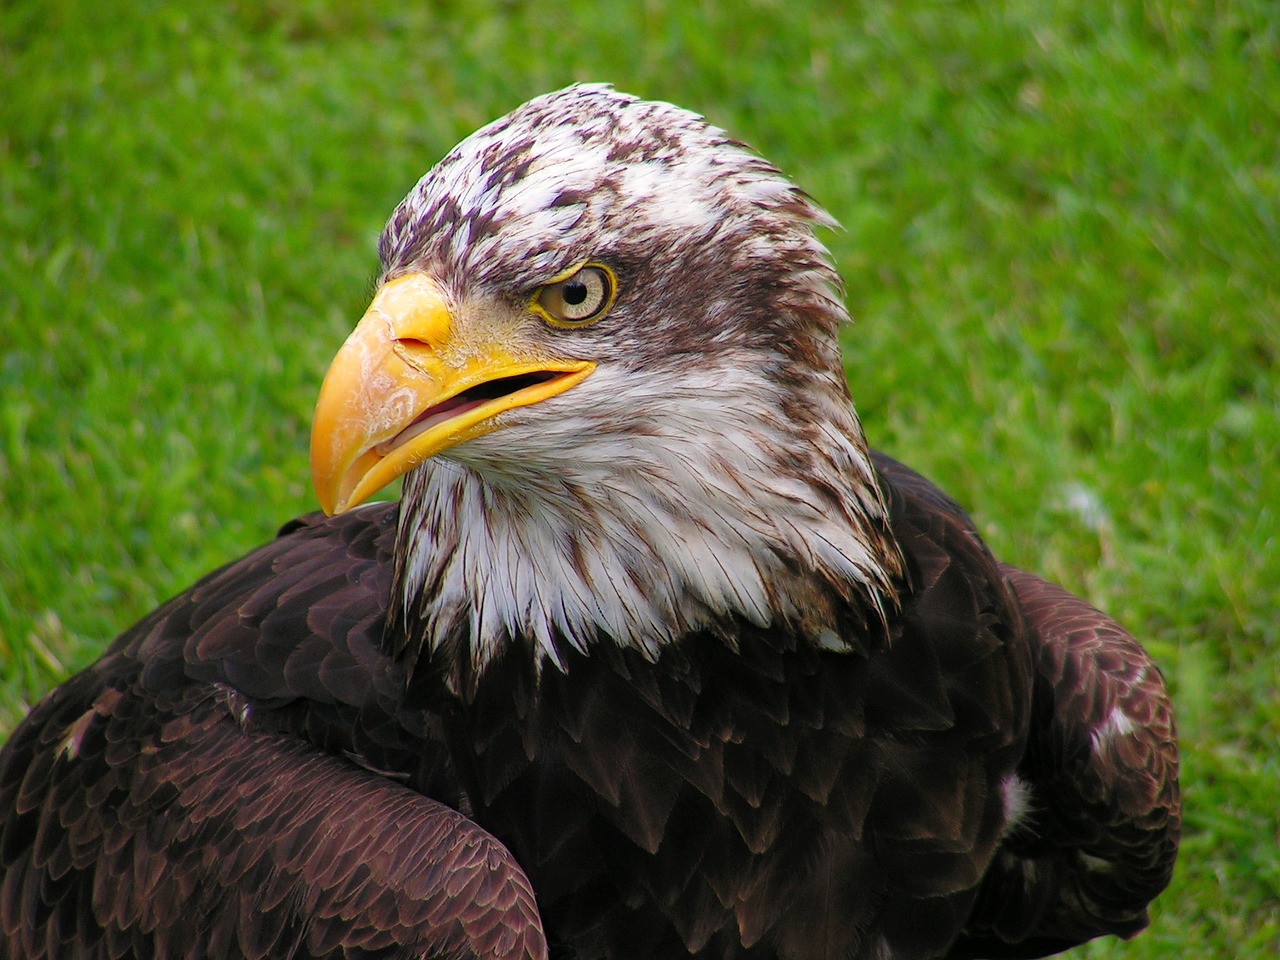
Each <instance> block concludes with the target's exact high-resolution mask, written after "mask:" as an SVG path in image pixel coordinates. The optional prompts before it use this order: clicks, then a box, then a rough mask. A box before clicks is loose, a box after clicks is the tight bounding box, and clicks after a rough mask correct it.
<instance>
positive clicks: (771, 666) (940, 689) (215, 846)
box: [0, 85, 1179, 960]
mask: <svg viewBox="0 0 1280 960" xmlns="http://www.w3.org/2000/svg"><path fill="white" fill-rule="evenodd" d="M830 223H831V221H830V220H829V218H828V217H827V216H826V215H825V214H824V213H823V212H822V211H821V210H819V209H818V207H817V206H816V205H815V204H814V203H813V202H812V201H811V200H810V199H809V198H808V197H807V196H806V195H805V194H804V193H802V192H801V191H800V190H798V189H797V188H796V187H795V186H793V185H792V184H791V183H790V182H788V181H787V180H786V179H785V178H784V177H783V176H782V175H781V174H780V173H779V172H778V171H777V170H776V169H775V168H774V167H772V166H770V165H769V164H768V163H766V162H765V161H764V160H762V159H761V158H760V157H759V156H757V155H755V154H754V153H752V152H750V151H749V150H747V149H746V148H745V147H743V146H742V145H741V144H739V143H737V142H735V141H734V140H732V139H730V138H729V137H728V136H727V135H726V134H725V133H723V132H722V131H720V130H718V129H716V128H714V127H712V126H710V125H709V124H708V123H706V122H705V121H703V120H702V119H701V118H699V117H696V116H694V115H692V114H690V113H687V112H685V111H683V110H680V109H677V108H676V107H673V106H671V105H669V104H663V103H651V102H645V101H642V100H638V99H636V98H633V97H631V96H626V95H623V94H621V93H618V92H615V91H614V90H613V89H612V88H610V87H606V86H598V85H591V86H575V87H570V88H568V89H566V90H562V91H560V92H557V93H552V94H549V95H546V96H542V97H539V98H537V99H534V100H532V101H530V102H528V103H526V104H524V105H523V106H521V107H519V108H518V109H516V110H515V111H514V112H512V113H511V114H509V115H507V116H506V117H503V118H502V119H500V120H497V121H495V122H494V123H491V124H490V125H488V126H486V127H484V128H482V129H481V130H479V131H478V132H476V133H475V134H473V135H472V136H470V137H468V138H467V139H466V140H464V141H463V142H462V143H461V144H460V145H458V146H457V147H456V148H455V149H454V150H453V151H452V152H451V153H449V154H448V155H447V156H446V157H445V158H444V159H443V160H442V161H441V162H440V163H439V164H438V165H437V166H436V167H435V168H434V169H433V170H431V171H430V172H429V173H428V174H427V175H426V176H425V177H423V179H422V180H421V181H420V182H419V183H418V184H417V185H416V186H415V187H414V188H413V190H412V191H411V192H410V193H409V195H408V197H406V199H405V200H404V201H403V202H402V203H401V204H400V205H399V207H397V209H396V210H395V212H394V213H393V214H392V216H391V218H390V221H389V222H388V224H387V227H386V230H385V232H384V233H383V235H382V238H381V242H380V249H379V252H380V255H381V270H382V277H381V283H380V287H379V289H378V292H377V294H376V296H375V297H374V300H373V303H372V305H371V306H370V307H369V310H368V312H367V313H366V315H365V316H364V318H363V319H362V320H361V322H360V323H359V325H358V326H357V327H356V328H355V331H354V332H353V333H352V334H351V336H350V338H349V339H348V340H347V342H346V343H345V345H343V346H342V348H341V350H340V351H339V352H338V354H337V357H336V359H335V361H334V363H333V366H332V367H331V369H330V370H329V372H328V375H327V376H326V378H325V381H324V385H323V387H322V389H321V393H320V398H319V402H318V405H317V409H316V414H315V423H314V429H313V436H312V450H311V455H312V463H313V472H314V481H315V486H316V490H317V492H318V496H319V499H320V503H321V505H322V506H323V507H324V510H325V513H326V514H329V515H330V516H329V517H325V516H321V515H312V516H307V517H303V518H302V519H299V520H295V521H293V522H291V523H289V524H287V525H286V526H285V527H284V528H283V529H282V530H281V531H280V533H279V536H278V537H277V538H276V539H275V540H273V541H272V542H270V543H268V544H266V545H265V546H263V547H261V548H260V549H258V550H256V551H254V552H253V553H251V554H249V555H248V556H247V557H244V558H243V559H241V560H237V561H235V562H233V563H231V564H229V565H228V566H226V567H223V568H222V569H220V570H217V571H215V572H214V573H211V574H209V575H208V576H207V577H205V578H204V579H202V580H200V581H199V582H198V583H196V584H195V585H194V586H193V587H191V588H190V589H189V590H188V591H186V592H185V593H183V594H181V595H179V596H177V597H175V598H174V599H173V600H171V601H169V602H168V603H166V604H165V605H164V606H162V607H160V608H159V609H158V610H156V611H155V612H154V613H152V614H151V615H150V616H148V617H146V618H145V619H144V620H142V621H141V622H140V623H138V624H137V625H135V626H134V627H132V628H131V629H129V630H127V631H126V632H125V633H123V634H122V635H121V636H120V637H119V638H118V639H117V640H116V641H115V642H114V643H113V644H112V645H111V646H110V648H109V649H108V650H107V651H106V653H105V654H104V655H103V656H102V658H101V659H100V660H99V661H98V662H97V663H96V664H94V665H93V666H91V667H89V668H88V669H87V670H85V671H84V672H83V673H80V674H79V675H77V676H75V677H73V678H72V679H70V680H68V681H67V682H66V683H64V684H63V685H62V686H60V687H59V688H58V689H56V690H54V691H53V692H52V693H50V694H49V695H48V696H47V697H46V698H45V699H44V700H43V701H42V702H41V703H40V704H39V705H37V706H36V707H35V708H34V709H33V710H32V711H31V713H30V715H29V716H28V717H27V718H26V720H25V721H24V722H23V723H22V725H21V726H20V727H19V728H18V729H17V731H16V732H15V733H14V734H13V736H12V738H11V739H10V740H9V742H8V743H7V744H6V746H5V747H4V749H3V753H2V754H0V872H2V879H0V942H2V944H3V946H2V947H0V954H2V955H3V957H5V958H15V960H16V958H19V957H22V958H50V960H52V958H55V957H56V958H120V957H137V958H143V957H147V958H160V960H168V958H219V960H221V958H233V957H235V958H254V960H257V958H304V957H307V958H337V957H347V958H354V957H374V956H377V957H437V958H462V957H477V958H479V957H484V958H544V957H548V956H550V957H560V958H577V960H605V958H608V960H625V958H675V957H704V958H760V960H763V958H788V960H791V958H794V960H802V958H803V960H815V958H877V960H887V958H899V960H901V958H924V957H980V956H982V957H1034V956H1042V955H1045V954H1049V953H1054V952H1057V951H1060V950H1063V949H1066V948H1068V947H1070V946H1072V945H1074V944H1076V943H1080V942H1082V941H1084V940H1087V939H1089V938H1091V937H1095V936H1099V935H1103V934H1115V935H1119V936H1122V937H1128V936H1132V935H1133V934H1135V933H1137V932H1138V931H1140V930H1141V929H1143V927H1144V926H1145V925H1146V923H1147V904H1148V902H1149V901H1150V900H1151V899H1152V898H1153V897H1154V896H1155V895H1156V894H1157V893H1158V892H1159V891H1160V890H1161V889H1163V887H1164V886H1165V885H1166V883H1167V882H1168V879H1169V876H1170V871H1171V869H1172V864H1173V861H1174V855H1175V851H1176V847H1177V839H1178V831H1179V799H1178V783H1177V752H1176V746H1175V736H1174V727H1173V718H1172V714H1171V709H1170V705H1169V701H1168V699H1167V696H1166V693H1165V689H1164V686H1163V683H1162V681H1161V678H1160V675H1159V672H1158V671H1157V669H1156V667H1155V665H1154V664H1153V663H1152V662H1151V660H1150V659H1149V658H1148V657H1147V656H1146V654H1145V653H1144V652H1143V650H1142V649H1141V648H1140V647H1139V646H1138V644H1137V643H1136V642H1135V641H1134V640H1133V639H1132V638H1131V637H1130V636H1129V634H1128V633H1126V632H1125V631H1124V630H1123V629H1122V628H1121V627H1119V626H1118V625H1117V624H1116V623H1115V622H1114V621H1112V620H1110V619H1109V618H1107V617H1106V616H1104V615H1103V614H1101V613H1099V612H1098V611H1097V610H1095V609H1094V608H1092V607H1091V606H1089V605H1088V604H1087V603H1085V602H1084V601H1082V600H1079V599H1077V598H1075V597H1073V596H1070V595H1069V594H1067V593H1065V592H1064V591H1062V590H1061V589H1059V588H1058V587H1055V586H1052V585H1050V584H1049V583H1046V582H1045V581H1043V580H1041V579H1039V578H1037V577H1035V576H1033V575H1032V574H1029V573H1025V572H1023V571H1021V570H1017V569H1014V568H1012V567H1008V566H1004V565H1002V564H1000V563H998V562H997V561H996V560H995V559H993V558H992V556H991V554H990V553H989V552H988V550H987V548H986V546H984V544H983V542H982V540H981V539H980V538H979V536H978V534H977V532H976V531H975V529H974V526H973V524H972V523H971V522H970V520H969V518H968V517H967V516H966V515H965V513H964V512H963V511H962V510H961V508H960V507H958V506H957V505H956V504H955V503H954V502H952V501H951V500H950V499H949V498H948V497H947V496H946V495H944V494H943V493H941V492H940V491H939V490H938V489H937V488H936V487H934V486H933V485H932V484H930V483H929V482H928V481H927V480H925V479H923V478H922V477H921V476H919V475H918V474H916V473H914V472H912V471H911V470H909V469H908V468H906V467H904V466H902V465H901V464H899V463H897V462H895V461H893V460H891V459H889V458H887V457H885V456H883V455H881V454H878V453H875V452H872V451H871V450H870V449H869V448H868V446H867V443H866V440H865V439H864V436H863V431H862V428H861V427H860V425H859V422H858V419H857V416H856V414H855V412H854V407H853V404H852V402H851V400H850V397H849V393H848V388H847V385H846V382H845V378H844V375H843V373H842V365H841V356H840V351H839V348H838V345H837V331H838V329H839V328H840V326H841V324H842V323H844V322H845V320H846V319H847V317H846V312H845V308H844V306H843V305H842V300H841V291H840V283H839V279H838V277H837V275H836V273H835V271H834V269H833V267H832V265H831V261H830V258H829V255H828V253H827V251H826V250H825V249H824V247H823V246H822V244H821V243H820V242H819V241H818V239H816V237H815V235H814V228H815V226H826V225H829V224H830ZM401 475H403V476H404V477H405V483H404V492H403V497H402V499H401V501H400V502H399V504H375V505H365V506H360V507H358V508H357V505H358V504H360V503H361V502H362V501H364V500H366V499H368V498H369V497H370V496H371V495H372V494H373V493H374V492H375V491H377V490H378V489H380V488H381V487H383V486H384V485H385V484H387V483H388V482H389V481H391V480H392V479H393V478H396V477H398V476H401Z"/></svg>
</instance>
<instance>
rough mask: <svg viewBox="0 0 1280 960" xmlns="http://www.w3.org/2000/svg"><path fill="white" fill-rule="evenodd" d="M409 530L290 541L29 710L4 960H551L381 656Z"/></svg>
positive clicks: (527, 892) (17, 758)
mask: <svg viewBox="0 0 1280 960" xmlns="http://www.w3.org/2000/svg"><path fill="white" fill-rule="evenodd" d="M395 513H396V511H395V508H394V507H379V508H372V509H368V510H362V511H357V512H355V513H353V514H351V515H349V516H347V517H344V518H340V519H338V520H333V521H321V520H319V519H317V518H304V519H303V520H301V521H298V522H295V523H293V524H290V525H288V526H287V527H286V528H285V529H284V530H282V532H281V536H280V537H279V538H277V539H276V540H274V541H272V542H271V543H269V544H267V545H266V546H264V547H262V548H261V549H259V550H257V551H255V552H254V553H251V554H249V555H248V556H247V557H245V558H243V559H242V560H239V561H237V562H234V563H232V564H229V565H227V566H226V567H223V568H222V569H220V570H218V571H215V572H214V573H212V574H210V575H209V576H207V577H205V578H203V579H202V580H201V581H199V582H198V583H197V584H196V585H195V586H193V587H192V588H191V589H190V590H188V591H186V592H185V593H183V594H181V595H179V596H178V597H175V598H174V599H173V600H171V601H169V602H168V603H166V604H165V605H164V606H162V607H160V608H159V609H158V610H157V611H155V612H154V613H153V614H151V615H150V616H148V617H147V618H145V619H144V620H142V621H141V622H140V623H139V624H137V625H136V626H135V627H134V628H132V629H131V630H129V631H126V632H125V633H124V634H122V635H121V636H120V637H119V638H118V639H117V641H116V642H115V643H114V644H113V645H112V646H111V648H110V649H109V650H108V651H107V653H106V654H105V655H104V656H103V658H102V659H101V660H99V661H98V662H97V663H96V664H95V665H93V666H91V667H90V668H89V669H87V670H85V671H84V672H82V673H80V674H78V675H77V676H75V677H73V678H72V679H71V680H69V681H68V682H67V683H65V684H64V685H63V686H61V687H60V688H59V689H58V690H56V691H55V692H54V693H53V694H51V695H50V696H49V697H48V698H46V699H45V700H44V701H42V702H41V703H40V704H39V705H38V706H37V707H36V708H35V709H34V710H33V711H32V713H31V714H30V715H29V716H28V718H27V719H26V720H25V721H24V722H23V723H22V724H21V725H20V726H19V727H18V729H17V730H16V731H15V733H14V734H13V736H12V738H11V739H10V740H9V742H8V743H7V744H5V746H4V748H3V750H0V873H2V874H3V880H2V882H0V956H12V957H19V956H21V957H27V958H41V957H52V956H61V957H68V956H69V957H84V958H89V957H103V956H121V955H126V956H151V957H156V958H187V957H192V958H194V957H204V956H215V957H216V956H244V957H251V958H265V957H274V956H292V955H296V954H297V955H307V956H316V957H321V956H330V955H335V954H337V953H338V952H340V951H342V950H346V951H348V952H350V951H353V950H354V951H357V952H364V953H378V952H386V951H391V950H395V951H400V952H406V954H407V953H412V954H413V955H448V956H459V957H462V956H475V957H491V956H499V957H513V958H539V957H544V956H545V942H544V938H543V935H542V930H541V921H540V919H539V917H538V912H537V907H536V904H535V901H534V897H533V893H532V890H531V888H530V886H529V883H528V880H527V878H526V877H525V875H524V872H523V871H522V870H521V869H520V867H519V866H518V865H517V864H516V863H515V861H514V860H513V859H512V858H511V856H510V854H509V853H508V852H507V851H506V849H505V848H504V847H503V846H502V845H501V844H500V843H499V842H498V841H497V840H495V839H494V838H493V837H492V836H491V835H490V834H489V833H488V832H487V831H485V830H483V829H482V828H481V827H479V826H477V825H476V824H475V823H474V822H472V821H471V820H470V819H468V818H467V817H465V816H464V815H462V814H461V813H459V812H457V811H456V810H454V809H451V808H450V807H449V806H446V805H445V804H444V803H441V802H439V799H448V798H449V797H450V796H452V797H454V798H456V797H457V789H456V786H451V783H450V779H449V777H450V774H449V771H448V766H447V762H446V761H445V760H444V753H443V750H442V748H440V746H439V739H438V731H436V730H435V729H434V728H433V727H432V725H431V721H430V718H428V717H426V716H425V715H422V714H416V715H415V714H414V713H413V712H412V711H410V710H408V709H406V708H405V707H404V706H403V704H401V703H400V702H399V697H400V693H399V689H400V687H399V677H398V674H397V670H396V668H395V667H394V665H393V664H392V663H391V661H390V660H389V659H388V658H387V657H386V656H385V655H384V654H383V653H382V652H381V642H382V639H381V632H382V623H383V620H384V619H385V608H386V593H387V582H388V577H389V574H388V568H389V566H390V561H389V551H390V548H391V543H392V540H393V537H394V527H395ZM424 786H425V787H427V788H428V789H431V790H434V791H435V792H436V793H437V795H438V799H428V797H427V796H424V795H423V793H422V792H421V790H420V788H422V787H424Z"/></svg>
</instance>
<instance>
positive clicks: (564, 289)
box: [537, 263, 615, 326]
mask: <svg viewBox="0 0 1280 960" xmlns="http://www.w3.org/2000/svg"><path fill="white" fill-rule="evenodd" d="M614 291H615V286H614V281H613V273H612V272H610V271H609V269H608V268H607V267H602V266H600V265H598V264H594V263H592V264H587V265H586V266H585V267H581V268H579V269H578V270H575V271H574V272H573V273H571V274H570V275H569V276H567V277H565V278H564V279H563V280H556V281H555V282H554V283H548V284H547V285H546V286H545V287H543V288H542V289H541V290H539V291H538V296H537V305H538V306H539V307H541V308H542V311H543V312H544V313H545V314H546V315H547V316H548V317H549V318H550V319H551V320H552V321H555V322H559V323H567V324H572V325H574V326H577V325H580V324H584V323H590V322H591V321H592V320H598V319H599V318H600V317H602V316H604V314H605V311H607V310H608V309H609V307H610V306H611V305H612V304H613V295H614Z"/></svg>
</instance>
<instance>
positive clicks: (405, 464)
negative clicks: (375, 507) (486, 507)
mask: <svg viewBox="0 0 1280 960" xmlns="http://www.w3.org/2000/svg"><path fill="white" fill-rule="evenodd" d="M593 369H595V364H594V363H592V362H591V361H586V360H567V361H566V360H547V359H538V358H532V357H528V356H521V357H517V356H515V355H513V354H512V353H511V351H510V350H509V348H508V347H507V346H505V345H504V344H502V343H499V342H495V341H493V340H486V338H485V337H483V335H482V332H480V331H476V330H471V331H470V335H469V336H466V337H462V336H459V335H458V332H457V331H455V329H454V317H453V315H452V314H451V312H450V310H449V307H448V304H447V303H446V302H445V299H444V296H443V294H442V293H441V291H440V288H439V286H438V285H437V284H436V282H435V281H434V280H433V279H432V278H431V277H429V276H427V275H426V274H422V273H411V274H407V275H405V276H401V277H397V278H396V279H394V280H391V281H388V282H387V283H385V284H383V286H382V288H381V289H380V290H379V291H378V293H377V295H376V296H375V297H374V298H373V303H371V304H370V305H369V309H368V310H367V311H366V312H365V315H364V317H362V318H361V320H360V323H359V324H357V325H356V328H355V330H354V331H352V333H351V336H350V337H348V338H347V341H346V343H344V344H343V345H342V347H341V349H339V351H338V354H337V356H336V357H334V359H333V363H332V364H331V365H330V367H329V372H328V373H327V374H326V375H325V378H324V384H323V386H321V388H320V398H319V400H318V401H317V402H316V412H315V419H314V420H313V421H312V426H311V476H312V480H313V482H314V484H315V488H316V495H317V496H318V497H319V499H320V506H321V507H322V508H323V509H324V511H325V513H328V514H335V513H341V512H342V511H344V510H349V509H350V508H352V507H354V506H357V505H358V504H360V503H362V502H364V501H365V500H367V499H368V498H369V497H371V496H373V494H375V493H377V492H378V491H379V490H381V489H382V488H383V487H385V486H386V485H387V484H388V483H390V482H391V481H392V480H395V479H396V478H397V477H399V476H401V475H402V474H404V473H406V472H408V471H409V470H411V469H412V468H413V467H415V466H417V465H418V464H419V463H422V462H423V461H424V460H426V459H427V458H429V457H433V456H435V455H436V454H437V453H440V452H441V451H442V450H447V449H449V448H450V447H453V446H456V445H458V444H460V443H463V442H465V441H467V440H470V439H472V438H474V437H478V436H480V435H481V434H485V433H488V432H489V431H490V430H493V429H495V427H496V426H497V424H496V423H495V419H496V418H497V417H498V415H499V414H501V413H503V412H504V411H507V410H512V409H514V408H516V407H524V406H528V405H530V404H533V403H538V402H539V401H542V400H546V399H547V398H548V397H554V396H555V395H557V394H560V393H563V392H564V391H566V390H568V389H569V388H570V387H572V386H574V385H575V384H578V383H581V382H582V381H583V380H584V379H586V378H587V376H588V375H590V373H591V371H592V370H593Z"/></svg>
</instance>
